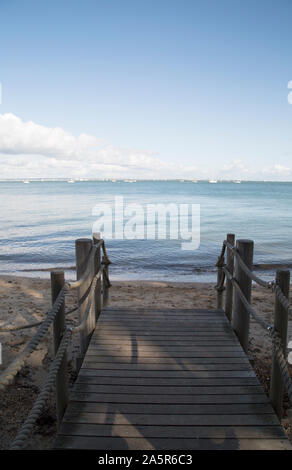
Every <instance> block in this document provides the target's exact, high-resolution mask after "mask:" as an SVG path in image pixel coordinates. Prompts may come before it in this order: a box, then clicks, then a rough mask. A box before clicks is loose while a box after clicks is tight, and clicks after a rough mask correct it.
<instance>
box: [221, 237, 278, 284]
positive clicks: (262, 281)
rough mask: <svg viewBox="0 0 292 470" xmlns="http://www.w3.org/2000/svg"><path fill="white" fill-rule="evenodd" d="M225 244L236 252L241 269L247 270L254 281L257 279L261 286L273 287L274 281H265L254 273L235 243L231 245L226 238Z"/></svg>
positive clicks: (247, 273)
mask: <svg viewBox="0 0 292 470" xmlns="http://www.w3.org/2000/svg"><path fill="white" fill-rule="evenodd" d="M223 244H224V245H225V246H226V247H227V248H228V249H229V250H231V251H232V253H233V254H234V256H236V259H237V261H238V263H239V264H240V266H241V269H242V270H243V271H244V272H245V274H246V275H247V276H249V277H250V278H251V279H252V280H253V281H255V282H256V283H257V284H259V285H260V286H262V287H266V288H268V289H272V288H273V283H272V282H268V281H264V280H263V279H261V278H260V277H259V276H257V275H256V274H254V272H252V271H251V270H250V269H249V268H248V266H247V265H246V264H245V262H244V261H243V259H242V258H241V256H240V254H239V252H238V250H237V248H236V247H235V246H233V245H231V244H230V243H229V242H227V240H224V242H223Z"/></svg>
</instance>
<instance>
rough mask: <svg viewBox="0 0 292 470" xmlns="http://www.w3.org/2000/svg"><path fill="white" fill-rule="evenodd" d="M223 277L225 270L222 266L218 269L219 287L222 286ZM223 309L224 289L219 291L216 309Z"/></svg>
mask: <svg viewBox="0 0 292 470" xmlns="http://www.w3.org/2000/svg"><path fill="white" fill-rule="evenodd" d="M222 275H223V270H222V267H221V266H218V268H217V286H219V285H220V283H221V279H222ZM222 307H223V288H222V289H217V297H216V308H217V309H218V310H222Z"/></svg>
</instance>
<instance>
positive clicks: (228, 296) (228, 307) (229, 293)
mask: <svg viewBox="0 0 292 470" xmlns="http://www.w3.org/2000/svg"><path fill="white" fill-rule="evenodd" d="M226 240H227V242H228V243H230V245H232V246H234V241H235V235H234V234H233V233H228V234H227V238H226ZM226 250H227V255H226V268H227V269H228V271H229V272H230V274H232V276H233V271H234V254H233V253H232V251H231V250H230V248H228V247H227V248H226ZM232 297H233V285H232V282H231V281H230V279H228V278H227V279H226V290H225V314H226V316H227V318H228V320H229V321H231V319H232Z"/></svg>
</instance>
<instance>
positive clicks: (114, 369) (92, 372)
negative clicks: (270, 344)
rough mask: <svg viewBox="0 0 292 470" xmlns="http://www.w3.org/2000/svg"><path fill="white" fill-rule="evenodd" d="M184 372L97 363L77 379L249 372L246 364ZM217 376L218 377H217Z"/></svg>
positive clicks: (161, 365)
mask: <svg viewBox="0 0 292 470" xmlns="http://www.w3.org/2000/svg"><path fill="white" fill-rule="evenodd" d="M187 369H188V370H187V371H185V370H183V369H180V368H179V367H177V363H176V362H174V363H173V364H172V363H171V362H170V361H169V362H168V363H156V364H155V366H154V365H153V367H151V368H149V367H147V363H146V364H141V363H139V364H131V365H129V364H123V363H121V362H114V363H111V362H105V363H102V362H97V363H96V367H93V368H85V367H83V368H82V369H81V371H80V374H79V377H83V376H84V375H87V376H95V377H99V376H107V375H108V376H110V377H116V376H117V377H192V375H193V374H192V372H200V371H202V372H204V371H205V372H207V371H210V372H218V373H220V372H221V371H238V372H239V371H242V370H243V371H249V370H250V367H249V366H248V364H190V366H189V367H188V368H187ZM217 376H218V375H217Z"/></svg>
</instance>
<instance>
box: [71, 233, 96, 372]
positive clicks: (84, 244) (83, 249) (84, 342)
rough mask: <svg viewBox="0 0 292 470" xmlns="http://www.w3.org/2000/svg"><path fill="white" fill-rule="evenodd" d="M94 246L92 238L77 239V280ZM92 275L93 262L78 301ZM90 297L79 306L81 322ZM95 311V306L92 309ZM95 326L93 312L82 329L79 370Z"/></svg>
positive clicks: (79, 290)
mask: <svg viewBox="0 0 292 470" xmlns="http://www.w3.org/2000/svg"><path fill="white" fill-rule="evenodd" d="M91 248H92V240H91V239H90V238H78V239H77V240H76V241H75V251H76V275H77V280H78V279H80V278H81V277H82V275H83V274H84V272H85V271H86V269H87V266H88V260H89V256H90V251H91ZM92 275H93V264H92V268H91V275H89V276H88V279H87V280H86V281H85V282H84V283H83V284H82V285H81V286H80V287H79V288H78V302H79V301H80V300H81V299H82V297H83V296H86V293H87V292H88V290H89V288H90V283H91V281H92ZM88 300H89V299H88V298H87V299H86V300H84V302H82V304H81V305H80V306H79V309H78V311H79V322H80V323H81V322H82V320H83V318H84V315H85V312H86V307H87V304H88ZM91 311H93V308H92V309H91ZM94 328H95V321H94V324H93V321H92V317H91V312H90V314H89V317H88V319H87V324H86V326H85V328H83V330H82V331H80V354H81V357H80V358H79V360H78V363H77V369H78V370H79V368H80V366H81V363H82V360H83V357H84V354H85V352H86V350H87V347H88V344H89V340H90V336H91V333H92V332H93V330H94Z"/></svg>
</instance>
